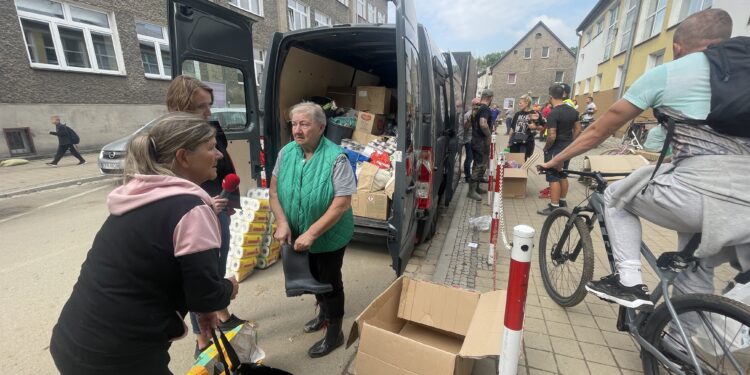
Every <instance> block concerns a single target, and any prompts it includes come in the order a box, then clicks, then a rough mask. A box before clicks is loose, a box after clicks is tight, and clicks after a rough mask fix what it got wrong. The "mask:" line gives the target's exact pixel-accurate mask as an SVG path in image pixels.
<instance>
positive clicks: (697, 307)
mask: <svg viewBox="0 0 750 375" xmlns="http://www.w3.org/2000/svg"><path fill="white" fill-rule="evenodd" d="M670 300H671V302H672V304H673V305H674V308H675V312H676V313H677V314H676V315H677V318H678V319H679V321H680V324H681V325H682V326H683V328H684V329H685V333H686V335H687V337H688V340H690V344H691V345H692V347H693V349H694V351H695V356H696V358H697V360H698V361H697V362H698V366H699V367H700V369H701V370H702V372H703V373H704V374H730V375H734V374H750V307H748V306H747V305H744V304H742V303H740V302H737V301H735V300H731V299H729V298H726V297H722V296H716V295H712V294H684V295H679V296H675V297H672V298H671V299H670ZM678 332H679V331H678V329H677V325H676V324H675V323H674V318H673V317H672V315H671V314H670V313H669V310H668V308H667V306H666V305H665V304H661V305H660V306H659V307H657V308H656V310H654V313H653V315H652V316H651V317H650V318H649V320H648V322H647V323H646V326H645V329H644V331H643V333H644V336H643V338H644V339H646V340H647V341H648V342H649V343H651V344H652V345H653V346H654V347H655V348H656V349H658V350H659V351H660V352H661V353H662V354H664V355H665V356H666V357H667V358H668V359H669V360H670V361H671V362H672V363H674V364H676V365H677V366H678V367H680V368H681V369H682V371H684V372H685V373H687V374H695V373H697V370H696V367H695V364H694V362H693V361H692V360H691V359H690V356H689V354H688V350H687V345H686V344H685V340H684V339H683V338H682V336H681V335H680V334H679V333H678ZM641 359H642V362H643V371H644V373H646V374H671V373H673V372H671V371H670V370H669V369H668V368H667V366H666V365H665V364H663V363H661V362H660V361H659V360H658V359H657V358H656V357H654V356H653V355H652V354H651V353H649V352H648V351H647V350H645V349H641Z"/></svg>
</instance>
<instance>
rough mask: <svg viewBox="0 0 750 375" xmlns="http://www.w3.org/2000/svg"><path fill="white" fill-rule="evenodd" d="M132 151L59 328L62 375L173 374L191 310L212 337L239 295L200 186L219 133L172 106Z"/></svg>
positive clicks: (56, 350)
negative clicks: (173, 351)
mask: <svg viewBox="0 0 750 375" xmlns="http://www.w3.org/2000/svg"><path fill="white" fill-rule="evenodd" d="M127 155H128V156H127V160H126V163H125V183H124V185H123V186H121V187H119V188H117V189H115V190H114V191H112V193H110V195H109V196H108V197H107V205H108V207H109V212H110V215H109V217H108V218H107V220H106V221H105V222H104V224H103V225H102V227H101V229H100V230H99V232H98V233H97V234H96V237H95V238H94V243H93V244H92V246H91V250H89V253H88V256H87V257H86V261H85V262H84V263H83V266H82V267H81V274H80V276H79V278H78V281H77V282H76V284H75V286H74V287H73V293H72V294H71V296H70V299H68V302H67V303H66V304H65V306H64V307H63V310H62V312H61V314H60V318H59V320H58V322H57V325H55V327H54V329H53V331H52V339H51V342H50V352H51V354H52V358H53V359H54V361H55V365H56V366H57V368H58V370H60V372H61V373H62V374H169V373H170V371H169V368H168V364H169V354H168V350H169V346H170V345H171V342H172V341H174V340H176V339H179V338H182V337H184V336H185V334H186V333H187V327H186V326H185V324H184V322H183V319H184V317H185V314H186V313H187V312H188V311H194V312H196V313H198V320H199V323H200V327H201V332H202V333H203V334H205V335H209V334H210V330H211V329H212V328H214V327H216V325H217V324H218V318H217V315H216V311H218V310H222V309H224V308H226V307H227V305H229V301H230V300H231V299H232V298H234V296H235V295H236V294H237V289H238V286H237V281H236V280H234V279H224V278H223V277H222V276H221V275H220V274H219V271H218V269H219V267H218V261H219V246H220V242H221V237H220V232H219V222H218V220H217V217H216V214H215V213H214V211H213V208H212V207H211V205H212V200H211V197H210V196H209V195H208V194H207V193H206V192H205V191H204V190H203V189H201V188H200V186H199V185H200V184H201V183H203V182H205V181H208V180H212V179H215V178H216V164H217V161H218V160H219V159H221V157H222V155H221V153H220V152H219V151H218V150H217V149H216V139H215V130H214V129H213V128H212V127H211V126H210V125H209V124H208V123H207V122H206V120H204V119H203V118H201V117H198V116H195V115H192V114H187V113H170V114H168V115H166V116H165V117H163V118H162V119H161V120H159V122H158V123H157V124H156V125H155V126H154V127H153V128H151V129H150V130H149V131H148V132H147V133H144V134H139V135H137V136H136V137H135V138H133V140H132V141H131V142H130V144H129V145H128V154H127ZM212 264H213V267H212V266H211V265H212Z"/></svg>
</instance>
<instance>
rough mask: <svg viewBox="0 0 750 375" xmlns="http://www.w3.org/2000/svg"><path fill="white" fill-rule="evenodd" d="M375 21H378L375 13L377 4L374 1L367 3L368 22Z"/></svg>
mask: <svg viewBox="0 0 750 375" xmlns="http://www.w3.org/2000/svg"><path fill="white" fill-rule="evenodd" d="M375 21H377V17H376V15H375V5H374V4H372V3H367V22H369V23H375Z"/></svg>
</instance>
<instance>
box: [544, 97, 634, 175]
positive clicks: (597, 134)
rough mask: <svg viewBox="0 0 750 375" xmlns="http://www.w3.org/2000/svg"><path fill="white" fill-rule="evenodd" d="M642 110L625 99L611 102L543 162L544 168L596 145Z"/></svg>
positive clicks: (553, 166) (551, 166)
mask: <svg viewBox="0 0 750 375" xmlns="http://www.w3.org/2000/svg"><path fill="white" fill-rule="evenodd" d="M641 112H643V110H642V109H640V108H638V107H636V106H635V105H633V104H631V103H630V102H628V101H627V100H624V99H620V100H618V101H617V102H615V104H613V105H612V106H611V107H609V109H607V112H605V113H604V114H603V115H602V116H601V117H600V118H599V119H598V120H596V121H594V122H593V123H592V124H591V125H589V127H588V128H586V131H585V132H583V133H581V136H580V137H578V138H576V139H575V140H574V141H573V143H571V144H570V146H568V147H566V148H565V149H564V150H563V151H562V152H560V153H559V154H557V155H556V156H555V157H554V158H552V160H550V161H549V162H548V163H544V164H543V165H542V166H543V167H544V168H556V169H559V168H560V167H562V164H563V162H564V161H566V160H570V159H572V158H574V157H576V156H578V155H580V154H583V153H584V152H586V151H588V150H591V149H592V148H594V147H596V146H598V145H599V144H601V143H602V142H604V140H605V139H607V138H609V136H611V135H612V134H614V133H615V132H616V131H617V129H619V128H620V127H621V126H622V125H624V124H626V123H627V122H628V121H631V120H632V119H634V118H635V117H636V116H638V115H639V114H641Z"/></svg>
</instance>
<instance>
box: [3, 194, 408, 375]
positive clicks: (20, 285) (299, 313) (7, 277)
mask: <svg viewBox="0 0 750 375" xmlns="http://www.w3.org/2000/svg"><path fill="white" fill-rule="evenodd" d="M114 187H115V185H114V184H113V182H111V181H102V182H96V183H91V184H84V185H79V186H73V187H68V188H62V189H57V190H51V191H44V192H38V193H34V194H30V195H26V196H19V197H14V198H7V199H0V290H1V291H2V292H1V293H0V306H1V307H0V311H2V315H3V319H2V320H0V332H3V334H4V335H5V337H6V339H5V340H3V344H2V345H0V358H2V360H0V362H2V363H3V373H13V374H52V373H56V370H55V367H54V363H53V362H52V358H51V357H50V354H49V339H50V334H51V331H52V327H53V326H54V324H55V323H56V322H57V318H58V316H59V314H60V310H61V309H62V306H63V304H64V303H65V302H66V301H67V299H68V297H69V295H70V292H71V291H72V289H73V285H74V283H75V281H76V279H77V277H78V274H79V272H80V266H81V264H82V263H83V261H84V259H85V257H86V253H87V252H88V250H89V247H90V245H91V242H92V241H93V238H94V235H95V234H96V232H97V231H98V230H99V227H100V226H101V224H102V222H103V221H104V219H105V218H106V217H107V215H108V212H107V208H106V204H105V201H106V196H107V194H108V193H109V192H110V191H111V190H112V189H113V188H114ZM389 264H390V257H389V256H388V253H387V250H386V248H385V242H384V241H383V240H381V239H360V240H355V241H353V242H352V243H351V244H350V246H349V247H348V248H347V253H346V256H345V257H344V269H343V271H344V287H345V290H346V317H345V320H344V331H345V332H344V333H345V334H348V332H349V327H350V326H351V323H352V322H353V320H354V318H355V317H356V316H357V315H358V314H359V312H361V311H362V310H363V309H364V308H365V307H366V306H367V304H368V303H369V302H370V301H371V300H372V299H373V298H375V297H376V296H377V295H378V294H379V293H380V292H382V291H383V290H384V289H385V288H386V287H387V286H388V285H389V284H390V283H391V282H392V281H393V280H394V279H395V274H394V273H393V271H392V270H391V268H390V266H389ZM283 280H284V279H283V273H282V269H281V264H276V265H274V266H272V267H271V268H269V269H267V270H263V271H257V272H256V273H254V274H253V275H251V276H250V277H249V278H248V279H246V280H245V281H243V282H242V283H241V284H240V291H239V294H238V296H237V298H236V299H235V300H234V301H233V302H232V304H231V305H230V310H231V311H232V312H233V313H235V314H236V315H238V316H240V317H242V318H244V319H249V320H252V321H254V322H256V324H257V330H258V335H259V345H260V347H261V348H262V349H263V350H264V351H265V352H266V354H267V358H266V361H265V363H266V364H268V365H269V366H274V367H278V368H282V369H284V370H287V371H289V372H292V373H294V374H326V375H330V374H340V373H342V372H343V371H345V370H346V369H345V367H346V365H347V364H348V363H349V361H350V360H351V358H352V357H353V355H354V347H352V348H349V349H348V350H344V349H343V348H341V349H337V350H336V351H335V352H333V353H331V354H330V355H328V356H327V357H324V358H320V359H314V360H313V359H310V358H309V357H308V356H307V349H308V348H309V347H310V346H311V345H312V344H313V343H314V342H315V341H317V340H319V339H320V338H321V337H322V332H318V333H312V334H305V333H303V331H302V326H303V324H304V323H305V322H306V321H307V320H309V319H310V318H312V317H313V316H314V314H315V306H314V304H315V299H314V298H312V297H311V296H304V297H296V298H287V297H286V296H285V294H284V281H283ZM194 345H195V341H194V339H193V337H192V336H191V335H189V336H188V337H186V338H184V339H182V340H179V341H177V342H175V343H174V344H173V345H172V348H171V349H170V355H171V357H172V361H171V364H170V368H171V369H172V371H173V372H174V373H175V374H184V373H186V372H187V371H188V369H189V368H190V367H191V365H192V361H193V359H192V355H193V348H194Z"/></svg>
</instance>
